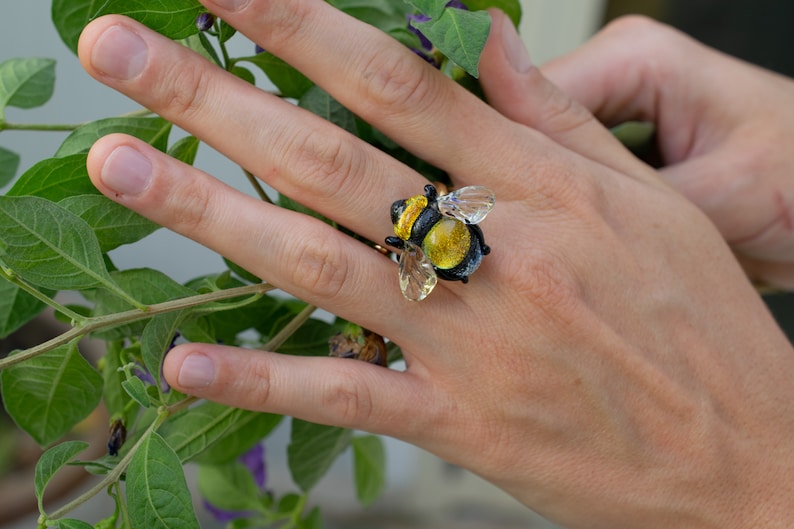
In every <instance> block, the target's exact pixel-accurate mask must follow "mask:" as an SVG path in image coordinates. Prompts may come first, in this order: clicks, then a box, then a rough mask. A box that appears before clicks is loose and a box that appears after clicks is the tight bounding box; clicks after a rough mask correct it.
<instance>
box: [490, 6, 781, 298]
mask: <svg viewBox="0 0 794 529" xmlns="http://www.w3.org/2000/svg"><path fill="white" fill-rule="evenodd" d="M543 71H544V74H545V75H546V76H547V77H549V78H550V79H551V80H552V81H553V82H554V83H555V84H557V85H558V86H560V87H561V88H562V89H563V90H564V91H565V92H567V93H568V94H569V95H570V96H571V97H572V98H573V99H575V100H577V101H579V102H580V103H582V104H583V105H584V106H585V107H587V108H588V109H589V110H590V111H592V112H593V113H594V114H595V116H596V117H597V118H598V119H599V120H601V121H602V122H604V123H605V124H607V125H610V126H612V125H617V124H619V123H622V122H625V121H628V120H647V121H650V122H652V123H654V124H655V125H656V127H657V137H658V145H659V150H660V153H661V156H662V161H663V165H664V167H663V168H662V169H661V171H660V174H661V175H662V176H663V177H664V178H665V180H666V181H667V182H669V183H670V184H672V185H673V186H674V187H675V188H676V189H678V190H679V191H680V192H682V193H683V194H684V195H686V196H687V197H688V198H689V199H690V200H692V201H693V202H695V203H696V204H697V205H698V206H699V207H700V208H701V209H702V210H703V211H704V212H706V214H707V215H708V216H709V217H710V218H711V219H712V221H714V222H715V223H716V225H717V226H718V228H719V229H720V231H721V232H722V234H723V236H724V237H725V238H726V239H727V241H728V242H729V243H730V245H731V247H732V248H733V249H734V250H735V251H736V253H737V254H738V256H739V257H740V259H741V260H742V262H743V264H744V265H745V267H746V269H747V271H748V273H749V274H750V275H751V276H752V277H753V278H755V279H759V280H762V281H766V282H769V283H771V284H774V285H778V286H782V287H787V288H791V287H794V209H792V205H793V204H794V157H792V156H791V154H790V147H789V139H790V138H792V137H794V82H792V81H791V80H790V79H788V78H784V77H782V76H779V75H776V74H774V73H772V72H768V71H766V70H762V69H760V68H758V67H755V66H752V65H750V64H746V63H743V62H741V61H739V60H737V59H734V58H732V57H728V56H726V55H723V54H721V53H718V52H717V51H715V50H712V49H710V48H707V47H705V46H703V45H702V44H700V43H698V42H695V41H694V40H692V39H690V38H689V37H687V36H685V35H683V34H681V33H679V32H677V31H675V30H673V29H672V28H669V27H666V26H663V25H661V24H658V23H656V22H653V21H651V20H648V19H644V18H640V17H629V18H625V19H621V20H619V21H617V22H615V23H613V24H611V25H610V26H609V27H608V28H607V29H605V30H604V31H602V32H601V33H600V34H599V35H598V36H596V37H595V38H594V39H592V40H591V41H590V42H589V43H588V44H586V45H585V46H583V47H582V48H580V49H579V50H577V51H576V52H574V53H572V54H570V55H568V56H565V57H563V58H561V59H559V60H556V61H553V62H552V63H549V64H548V65H545V66H544V67H543ZM508 86H509V84H508V83H502V84H501V85H498V86H495V87H494V88H493V89H492V90H490V91H489V96H490V101H491V103H492V104H493V105H494V106H495V107H497V108H499V110H500V111H502V112H503V113H504V114H505V115H507V116H509V117H511V118H512V119H516V120H517V121H519V122H521V123H525V124H527V125H529V126H534V121H535V120H537V119H542V117H543V116H538V115H537V114H538V111H537V110H530V109H529V107H528V106H527V105H526V103H525V102H524V101H522V100H523V99H525V98H528V97H529V96H525V95H523V92H522V91H523V90H524V87H522V86H520V84H519V83H518V82H512V86H511V87H510V88H508Z"/></svg>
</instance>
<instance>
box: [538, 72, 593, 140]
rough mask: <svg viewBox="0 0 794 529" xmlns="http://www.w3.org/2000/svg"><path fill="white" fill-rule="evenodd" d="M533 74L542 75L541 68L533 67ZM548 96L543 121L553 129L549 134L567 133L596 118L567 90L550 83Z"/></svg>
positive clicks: (543, 108)
mask: <svg viewBox="0 0 794 529" xmlns="http://www.w3.org/2000/svg"><path fill="white" fill-rule="evenodd" d="M531 75H538V76H541V75H542V74H541V73H540V70H537V69H533V70H532V71H531ZM547 86H548V89H547V94H546V98H545V100H544V101H543V107H542V116H541V118H540V120H541V122H542V123H544V124H547V125H549V126H550V127H551V129H552V130H547V134H567V133H570V132H572V131H574V130H576V129H578V128H580V127H582V126H585V125H588V124H589V123H590V122H592V121H593V120H594V118H593V115H592V114H591V113H590V111H589V110H587V109H586V108H585V107H584V106H582V105H580V104H579V103H577V102H576V101H575V100H574V99H573V98H572V97H571V96H570V95H568V94H567V93H566V92H564V91H562V90H559V89H558V88H557V87H555V86H553V85H551V84H548V85H547Z"/></svg>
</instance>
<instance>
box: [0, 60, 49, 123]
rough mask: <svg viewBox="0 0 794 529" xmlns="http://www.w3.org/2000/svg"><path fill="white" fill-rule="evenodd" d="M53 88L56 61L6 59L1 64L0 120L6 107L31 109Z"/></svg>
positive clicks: (39, 103)
mask: <svg viewBox="0 0 794 529" xmlns="http://www.w3.org/2000/svg"><path fill="white" fill-rule="evenodd" d="M54 89H55V60H53V59H40V58H30V59H8V60H7V61H3V62H2V63H0V121H2V119H3V116H4V113H5V108H6V107H18V108H33V107H38V106H41V105H43V104H44V103H46V102H47V101H49V100H50V97H52V92H53V90H54Z"/></svg>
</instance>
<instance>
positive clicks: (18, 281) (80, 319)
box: [0, 267, 87, 324]
mask: <svg viewBox="0 0 794 529" xmlns="http://www.w3.org/2000/svg"><path fill="white" fill-rule="evenodd" d="M0 277H3V278H4V279H6V280H7V281H9V282H10V283H13V284H15V285H16V286H18V287H19V288H20V289H22V290H24V291H25V292H27V293H28V294H30V295H31V296H33V297H34V298H36V299H38V300H39V301H41V302H42V303H44V304H46V305H49V306H50V307H52V308H53V309H55V310H56V311H58V312H60V313H61V314H63V315H64V316H66V317H67V318H69V319H70V320H71V321H72V323H73V324H82V323H84V322H85V321H86V320H87V318H86V317H85V316H82V315H80V314H77V313H76V312H74V311H73V310H71V309H68V308H66V307H64V306H63V305H61V304H60V303H58V302H57V301H55V300H54V299H52V298H51V297H49V296H47V295H45V294H43V293H42V292H40V291H39V290H38V289H36V288H35V287H33V285H31V284H30V283H28V282H27V281H25V280H23V279H22V278H21V277H19V276H18V275H16V274H15V273H14V271H13V270H10V269H8V268H5V267H0Z"/></svg>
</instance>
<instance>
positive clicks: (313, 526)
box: [298, 507, 323, 529]
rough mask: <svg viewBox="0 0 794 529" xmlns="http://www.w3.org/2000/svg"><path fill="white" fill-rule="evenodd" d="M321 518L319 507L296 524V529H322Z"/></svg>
mask: <svg viewBox="0 0 794 529" xmlns="http://www.w3.org/2000/svg"><path fill="white" fill-rule="evenodd" d="M322 528H323V516H322V511H320V508H319V507H315V508H314V509H312V510H311V512H310V513H309V514H308V515H307V516H306V517H305V518H303V519H302V520H301V521H300V522H298V529H322Z"/></svg>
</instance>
